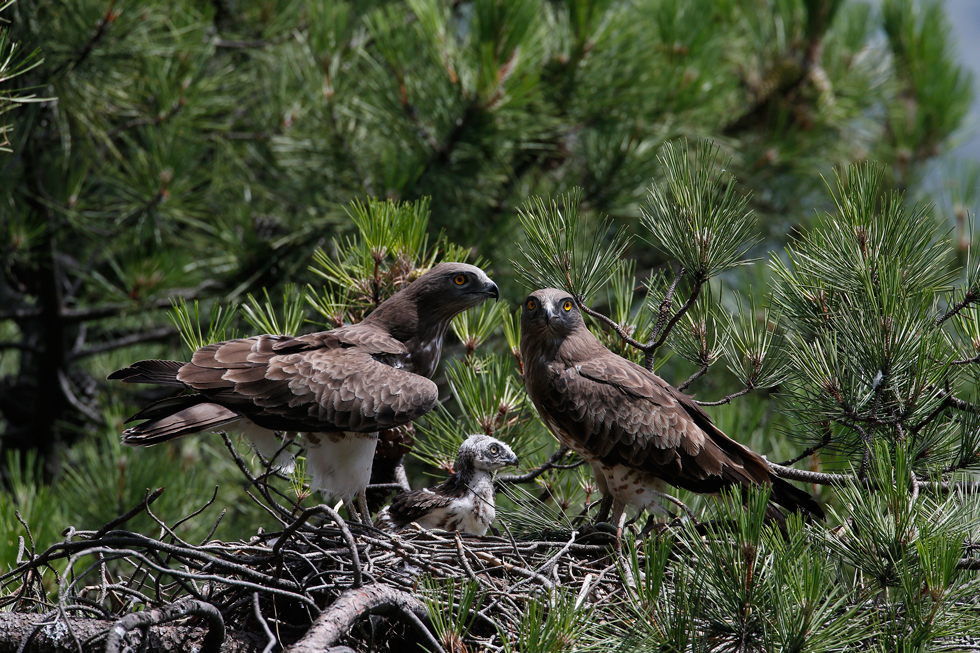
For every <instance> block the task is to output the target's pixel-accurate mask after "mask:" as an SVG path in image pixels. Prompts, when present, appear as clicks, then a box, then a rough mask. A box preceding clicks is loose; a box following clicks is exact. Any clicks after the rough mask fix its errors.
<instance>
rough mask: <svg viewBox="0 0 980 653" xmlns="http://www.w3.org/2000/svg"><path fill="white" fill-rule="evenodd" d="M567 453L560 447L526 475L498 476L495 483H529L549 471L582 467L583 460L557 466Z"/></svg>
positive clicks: (563, 447) (564, 448)
mask: <svg viewBox="0 0 980 653" xmlns="http://www.w3.org/2000/svg"><path fill="white" fill-rule="evenodd" d="M568 451H569V449H568V447H565V446H562V447H560V448H559V449H558V451H556V452H555V453H553V454H552V455H551V457H550V458H548V460H546V461H545V462H544V463H543V464H541V465H540V466H539V467H536V468H534V469H532V470H531V471H529V472H527V473H526V474H508V475H506V476H498V477H497V482H498V483H510V484H514V483H530V482H531V481H533V480H534V479H536V478H537V477H539V476H541V475H542V474H544V473H545V472H546V471H548V470H549V469H575V468H576V467H580V466H581V465H584V464H585V460H584V459H583V460H580V461H578V462H576V463H572V464H571V465H560V464H558V461H559V460H561V459H562V458H564V457H565V454H567V453H568Z"/></svg>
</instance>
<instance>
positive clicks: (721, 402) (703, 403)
mask: <svg viewBox="0 0 980 653" xmlns="http://www.w3.org/2000/svg"><path fill="white" fill-rule="evenodd" d="M753 390H755V388H754V387H752V386H747V387H745V388H742V389H741V390H739V391H738V392H733V393H732V394H730V395H728V396H727V397H725V398H724V399H719V400H718V401H697V400H696V399H695V403H697V404H698V405H699V406H723V405H725V404H730V403H731V402H732V399H738V398H739V397H741V396H743V395H747V394H749V393H750V392H752V391H753Z"/></svg>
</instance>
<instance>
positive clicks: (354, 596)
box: [287, 585, 445, 653]
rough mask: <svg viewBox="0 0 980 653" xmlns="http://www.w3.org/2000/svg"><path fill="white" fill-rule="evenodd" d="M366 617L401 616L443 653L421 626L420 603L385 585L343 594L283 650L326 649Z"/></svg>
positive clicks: (306, 651) (302, 652)
mask: <svg viewBox="0 0 980 653" xmlns="http://www.w3.org/2000/svg"><path fill="white" fill-rule="evenodd" d="M369 614H385V615H398V616H401V617H402V618H403V619H405V621H407V622H408V625H410V626H412V627H413V628H414V629H415V630H416V631H417V632H418V634H419V635H421V637H422V639H423V640H424V641H425V643H426V645H427V646H428V647H429V648H430V649H431V650H433V651H439V652H440V653H445V651H444V650H443V648H442V647H441V646H440V645H439V642H437V641H436V639H435V637H433V635H432V633H431V632H429V629H428V628H426V627H425V625H424V624H423V620H427V619H428V614H427V613H426V611H425V606H424V605H422V602H421V601H419V600H418V599H416V598H415V597H414V596H412V595H411V594H409V593H408V592H403V591H401V590H399V589H395V588H394V587H388V586H385V585H368V586H367V587H359V588H357V589H349V590H347V591H345V592H344V593H343V594H341V595H340V596H339V597H337V600H336V601H334V602H333V604H331V605H330V607H329V608H327V609H326V610H324V611H323V612H321V613H320V616H318V617H317V618H316V620H315V621H314V622H313V625H312V626H310V629H309V630H307V631H306V634H305V635H303V637H302V638H301V639H300V640H299V641H298V642H296V643H295V644H293V646H291V647H290V648H289V649H287V650H288V653H319V652H320V651H323V650H324V649H327V648H330V647H332V646H334V645H335V644H336V643H337V642H338V641H340V638H341V637H343V636H344V635H346V634H347V632H348V631H350V629H351V627H352V626H353V625H354V623H355V622H357V620H358V619H360V618H361V617H363V616H365V615H369Z"/></svg>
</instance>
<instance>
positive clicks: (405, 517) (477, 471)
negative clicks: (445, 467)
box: [387, 435, 517, 535]
mask: <svg viewBox="0 0 980 653" xmlns="http://www.w3.org/2000/svg"><path fill="white" fill-rule="evenodd" d="M516 464H517V456H515V455H514V452H513V451H511V449H510V447H508V446H507V445H506V444H504V443H503V442H501V441H500V440H498V439H496V438H491V437H490V436H488V435H471V436H470V437H468V438H467V439H466V440H464V441H463V444H462V445H460V447H459V453H458V454H457V456H456V464H455V465H454V466H453V473H452V474H451V475H450V476H449V478H447V479H446V480H445V481H443V482H442V483H440V484H439V485H437V486H435V487H434V488H431V489H429V488H425V489H423V490H415V491H414V492H402V493H401V494H399V495H397V496H396V497H395V498H394V500H393V501H392V502H391V506H390V507H389V508H388V509H387V510H388V516H389V518H390V519H391V522H392V523H393V524H394V526H395V527H396V528H402V527H403V526H407V525H408V524H410V523H412V522H415V523H417V524H418V525H419V526H422V527H424V528H430V529H431V528H439V529H441V530H444V531H460V532H461V533H472V534H473V535H485V534H486V532H487V529H488V528H489V527H490V524H491V523H492V522H493V519H494V517H496V514H497V513H496V490H494V487H493V472H495V471H497V470H498V469H501V468H502V467H506V466H508V465H516Z"/></svg>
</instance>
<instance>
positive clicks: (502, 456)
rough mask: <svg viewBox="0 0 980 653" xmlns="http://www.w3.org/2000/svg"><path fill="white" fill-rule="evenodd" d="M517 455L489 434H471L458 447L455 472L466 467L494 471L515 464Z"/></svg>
mask: <svg viewBox="0 0 980 653" xmlns="http://www.w3.org/2000/svg"><path fill="white" fill-rule="evenodd" d="M516 464H517V456H515V455H514V452H513V451H511V448H510V447H508V446H507V445H506V444H504V443H503V442H501V441H500V440H498V439H496V438H491V437H490V436H489V435H471V436H470V437H468V438H466V440H465V441H464V442H463V444H461V445H460V447H459V454H458V455H457V456H456V472H457V473H459V472H461V471H463V470H466V469H474V470H482V471H486V472H494V471H497V470H498V469H500V468H501V467H506V466H507V465H516Z"/></svg>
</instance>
